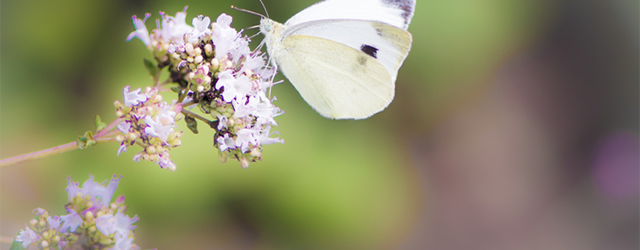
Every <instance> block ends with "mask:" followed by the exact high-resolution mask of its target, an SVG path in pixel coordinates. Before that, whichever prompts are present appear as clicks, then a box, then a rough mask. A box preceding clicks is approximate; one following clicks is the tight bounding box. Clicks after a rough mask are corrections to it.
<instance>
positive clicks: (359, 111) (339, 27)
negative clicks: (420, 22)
mask: <svg viewBox="0 0 640 250" xmlns="http://www.w3.org/2000/svg"><path fill="white" fill-rule="evenodd" d="M414 8H415V0H326V1H322V2H319V3H317V4H315V5H312V6H310V7H308V8H306V9H305V10H303V11H301V12H299V13H298V14H296V15H295V16H293V17H292V18H291V19H289V20H288V21H287V22H286V23H285V24H284V25H281V24H278V23H275V22H273V21H271V20H268V19H265V20H264V22H263V21H261V32H262V33H264V34H265V36H266V38H267V47H268V51H269V54H270V55H271V56H272V57H273V58H274V59H275V62H276V63H277V65H278V66H279V67H280V70H281V71H282V72H283V73H284V74H285V76H286V77H287V78H288V79H289V80H290V81H291V83H292V84H293V85H294V86H295V87H296V89H297V90H298V92H300V94H301V95H302V97H303V98H304V99H305V101H307V103H309V104H310V105H311V106H312V107H313V108H314V109H315V110H316V111H318V112H319V113H320V114H322V115H323V116H325V117H329V118H334V119H364V118H367V117H370V116H371V115H373V114H375V113H377V112H380V111H382V110H383V109H384V108H386V107H387V106H388V105H389V103H390V102H391V100H392V99H393V95H394V91H395V90H394V88H395V80H396V76H397V72H398V69H399V68H400V66H401V65H402V63H403V62H404V60H405V58H406V57H407V55H408V53H409V50H410V49H411V42H412V38H411V34H410V33H409V32H407V31H406V29H407V27H408V25H409V23H410V22H411V18H412V17H413V12H414Z"/></svg>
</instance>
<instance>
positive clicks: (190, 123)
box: [184, 115, 198, 134]
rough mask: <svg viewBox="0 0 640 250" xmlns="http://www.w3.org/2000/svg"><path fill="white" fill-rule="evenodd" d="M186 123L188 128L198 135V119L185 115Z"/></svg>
mask: <svg viewBox="0 0 640 250" xmlns="http://www.w3.org/2000/svg"><path fill="white" fill-rule="evenodd" d="M184 121H185V122H186V123H187V128H189V130H191V132H193V133H194V134H198V122H197V121H196V118H193V117H191V116H188V115H185V116H184Z"/></svg>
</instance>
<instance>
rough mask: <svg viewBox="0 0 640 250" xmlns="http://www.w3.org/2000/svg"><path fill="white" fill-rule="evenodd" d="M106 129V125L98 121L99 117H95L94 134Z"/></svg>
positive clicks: (100, 120)
mask: <svg viewBox="0 0 640 250" xmlns="http://www.w3.org/2000/svg"><path fill="white" fill-rule="evenodd" d="M106 127H107V124H106V123H104V122H102V119H100V116H99V115H96V132H97V131H100V130H103V129H104V128H106Z"/></svg>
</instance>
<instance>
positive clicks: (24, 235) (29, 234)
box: [16, 226, 40, 248]
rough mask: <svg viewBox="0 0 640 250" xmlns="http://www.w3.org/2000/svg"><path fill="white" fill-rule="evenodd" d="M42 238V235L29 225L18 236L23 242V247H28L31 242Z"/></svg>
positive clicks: (17, 238)
mask: <svg viewBox="0 0 640 250" xmlns="http://www.w3.org/2000/svg"><path fill="white" fill-rule="evenodd" d="M39 239H40V236H38V234H36V232H34V231H33V230H31V228H29V226H26V228H25V229H22V230H20V233H19V234H18V236H17V237H16V241H17V242H22V247H24V248H26V247H28V246H29V245H30V244H31V243H34V242H37V241H38V240H39Z"/></svg>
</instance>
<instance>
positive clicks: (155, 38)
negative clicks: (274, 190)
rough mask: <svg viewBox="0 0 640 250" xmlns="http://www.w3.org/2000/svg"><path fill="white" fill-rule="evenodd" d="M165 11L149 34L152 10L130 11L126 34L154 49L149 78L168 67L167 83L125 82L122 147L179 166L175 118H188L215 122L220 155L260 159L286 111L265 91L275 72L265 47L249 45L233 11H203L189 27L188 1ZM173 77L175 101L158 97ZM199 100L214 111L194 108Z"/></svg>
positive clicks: (193, 124)
mask: <svg viewBox="0 0 640 250" xmlns="http://www.w3.org/2000/svg"><path fill="white" fill-rule="evenodd" d="M160 15H161V17H162V20H158V21H157V22H156V26H157V28H156V29H154V30H152V31H151V32H150V33H149V31H148V30H147V28H146V26H145V22H146V20H147V19H148V18H149V17H150V16H151V15H150V14H146V15H145V18H144V19H139V18H137V17H136V16H133V23H134V26H135V28H136V30H135V31H134V32H132V33H131V34H130V35H129V37H127V40H128V41H129V40H131V39H133V38H138V39H140V40H141V41H142V42H143V43H144V44H145V45H146V46H147V48H148V49H149V50H150V51H151V52H152V55H153V57H154V59H155V64H149V63H147V68H148V69H149V72H150V73H151V75H152V78H154V79H156V77H157V76H158V75H159V74H158V72H159V71H161V70H163V69H167V71H168V72H169V79H168V80H166V81H164V83H162V84H161V83H160V82H159V81H158V80H157V79H156V83H157V85H156V86H155V87H153V88H147V89H146V90H145V92H144V93H140V92H141V89H138V90H135V91H129V88H128V87H125V90H124V99H125V100H124V103H120V102H116V103H115V105H116V109H117V111H116V115H117V116H118V117H120V118H123V119H124V120H123V122H122V123H121V124H120V125H118V129H119V130H120V131H121V132H122V133H123V135H122V136H120V137H118V138H117V139H118V140H119V141H121V143H122V144H121V147H120V149H119V150H118V153H120V152H123V151H125V150H126V148H127V147H128V146H131V145H133V144H139V145H140V146H142V147H143V148H144V151H142V152H140V153H138V154H136V156H135V157H134V159H135V160H136V161H138V160H140V159H143V160H150V161H153V162H156V163H158V164H159V165H160V166H161V167H163V168H165V167H166V168H168V169H170V170H175V164H174V163H173V162H172V161H171V160H170V158H169V153H168V152H169V150H170V149H172V148H175V147H177V146H179V145H180V143H181V142H180V140H179V137H180V135H182V134H181V132H175V131H174V128H175V126H174V123H175V121H178V120H180V119H181V118H183V117H184V118H185V119H184V120H185V122H186V124H187V127H188V128H189V129H190V130H191V131H192V132H193V133H198V128H197V122H198V121H200V122H204V123H206V125H207V126H208V127H210V128H212V129H213V130H214V131H215V135H214V142H213V143H214V147H216V148H217V149H218V151H219V155H220V160H221V161H222V162H226V160H227V158H229V157H231V158H235V159H237V160H238V161H239V162H240V163H241V166H242V167H244V168H246V167H248V166H249V163H250V162H255V161H259V160H262V146H263V145H266V144H273V143H283V142H284V141H283V140H282V139H279V138H272V137H271V135H272V133H271V132H270V131H271V128H272V127H273V126H277V123H276V121H275V120H274V118H275V117H276V116H278V115H280V114H282V113H283V112H282V111H281V110H280V109H279V108H278V107H276V106H274V105H273V104H272V102H273V101H275V100H276V98H275V97H273V98H270V97H268V95H267V91H268V90H269V89H270V88H271V87H272V86H273V85H274V83H273V81H272V78H273V76H274V74H275V71H274V69H273V68H271V67H269V66H268V65H266V63H265V59H264V55H263V54H262V53H261V52H259V51H255V52H254V51H251V50H250V49H249V46H248V45H249V42H250V40H249V38H248V37H247V36H244V35H242V32H238V31H237V30H236V29H234V28H231V26H230V25H231V22H232V20H233V19H232V17H231V16H229V15H226V14H222V15H220V16H219V17H218V18H217V20H216V22H214V23H211V20H210V18H209V17H205V16H202V15H200V16H198V17H196V18H193V20H192V26H190V25H188V24H187V23H186V21H185V19H186V7H185V9H184V10H183V11H182V12H178V13H176V15H175V16H169V15H167V14H165V13H163V12H160ZM170 84H171V85H175V86H173V87H171V90H173V91H174V92H175V93H177V94H178V99H177V100H175V101H174V102H173V103H172V104H170V105H169V104H162V103H161V104H158V103H159V101H160V100H161V97H158V96H159V95H158V94H157V92H156V91H159V90H160V89H161V88H162V87H164V86H165V85H170ZM154 99H157V100H154ZM149 100H152V101H149ZM196 106H197V108H198V110H199V111H200V112H202V113H204V114H205V115H208V116H210V117H211V118H206V117H204V116H201V115H199V114H197V113H195V112H193V111H190V110H189V109H192V108H193V107H196ZM185 108H186V109H185ZM179 113H182V115H184V116H181V115H180V114H179ZM150 114H153V115H150Z"/></svg>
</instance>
